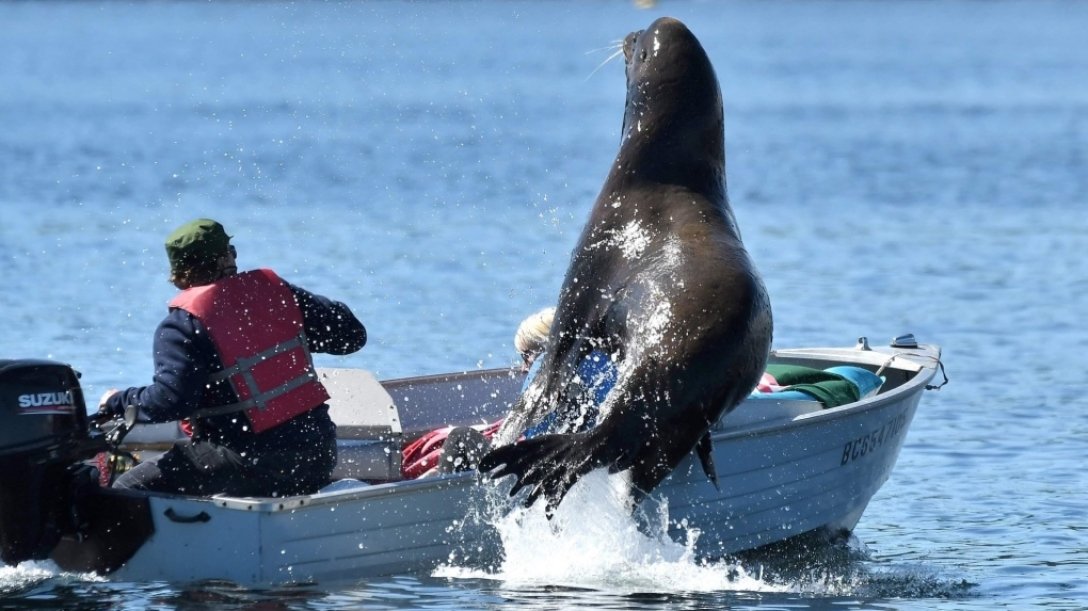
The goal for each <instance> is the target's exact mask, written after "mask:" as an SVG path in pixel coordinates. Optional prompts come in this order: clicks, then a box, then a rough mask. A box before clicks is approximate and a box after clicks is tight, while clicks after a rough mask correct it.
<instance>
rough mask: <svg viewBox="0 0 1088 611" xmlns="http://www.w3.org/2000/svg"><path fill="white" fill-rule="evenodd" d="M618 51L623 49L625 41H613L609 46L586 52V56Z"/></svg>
mask: <svg viewBox="0 0 1088 611" xmlns="http://www.w3.org/2000/svg"><path fill="white" fill-rule="evenodd" d="M616 49H621V50H622V49H623V40H613V41H612V42H611V43H610V44H609V45H607V46H604V47H600V48H598V49H590V50H589V51H586V55H590V54H591V53H600V52H601V51H614V50H616Z"/></svg>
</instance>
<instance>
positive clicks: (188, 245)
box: [166, 219, 230, 271]
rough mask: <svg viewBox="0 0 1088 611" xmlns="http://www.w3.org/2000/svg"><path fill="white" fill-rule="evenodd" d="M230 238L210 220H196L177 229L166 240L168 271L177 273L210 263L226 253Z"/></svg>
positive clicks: (219, 226) (217, 224) (216, 223)
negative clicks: (168, 261) (168, 260)
mask: <svg viewBox="0 0 1088 611" xmlns="http://www.w3.org/2000/svg"><path fill="white" fill-rule="evenodd" d="M229 245H230V236H229V235H227V231H226V230H225V229H223V226H222V225H220V224H219V223H218V222H216V221H213V220H212V219H197V220H195V221H190V222H188V223H185V224H184V225H182V226H181V227H178V228H177V229H175V230H174V232H173V233H171V234H170V235H169V236H168V237H167V238H166V256H167V258H169V259H170V269H171V270H174V271H177V270H178V269H184V268H189V267H194V266H198V265H202V264H207V263H212V262H214V261H215V260H216V259H218V258H219V257H221V256H223V255H224V254H225V253H226V252H227V247H228V246H229Z"/></svg>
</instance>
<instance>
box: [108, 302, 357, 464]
mask: <svg viewBox="0 0 1088 611" xmlns="http://www.w3.org/2000/svg"><path fill="white" fill-rule="evenodd" d="M287 286H288V288H290V289H291V291H292V292H293V293H294V295H295V299H296V300H297V301H298V304H299V307H300V309H301V310H302V318H303V329H304V331H305V334H306V339H307V343H308V345H309V349H310V351H311V352H324V353H328V354H350V353H352V352H355V351H357V350H359V349H360V348H362V347H363V345H365V344H366V329H365V328H364V327H363V324H362V323H361V322H359V320H358V319H357V318H355V315H354V314H352V312H351V310H349V309H348V307H347V306H346V305H344V304H342V303H340V302H337V301H333V300H331V299H328V298H326V297H322V296H320V295H315V294H314V293H310V292H309V291H306V290H304V289H301V288H299V287H297V286H294V285H291V284H288V285H287ZM153 351H154V352H153V354H154V361H155V374H154V376H153V378H152V380H153V381H152V383H151V384H150V385H148V386H140V387H134V388H129V389H127V390H124V391H121V392H118V393H116V394H114V395H113V396H112V397H110V398H109V400H107V401H106V406H105V409H106V411H108V412H109V413H111V414H114V415H120V414H123V413H124V408H125V406H126V405H135V406H136V407H137V408H139V410H140V420H141V421H146V422H170V421H174V420H181V419H183V418H187V417H189V416H190V414H191V413H192V411H193V410H195V409H196V408H198V407H208V406H212V405H225V404H229V403H233V402H236V401H237V400H238V399H237V395H235V393H234V391H233V390H232V389H231V388H230V386H229V384H228V383H227V382H225V381H224V382H222V383H220V384H216V385H213V386H210V387H209V386H208V376H209V375H211V374H213V373H215V372H217V371H220V370H222V369H223V365H222V362H221V361H220V359H219V355H218V353H217V351H216V348H215V345H214V344H213V343H212V340H211V337H210V336H209V335H208V332H207V331H206V330H205V329H204V326H203V325H202V324H201V323H200V321H199V320H197V319H196V317H194V316H193V315H192V314H190V313H189V312H186V311H184V310H180V309H171V310H170V312H169V313H168V314H167V316H166V318H165V319H164V320H163V321H162V322H161V323H160V324H159V327H158V329H157V330H156V331H155V340H154V345H153ZM296 420H297V421H298V422H295V421H296ZM308 421H313V422H312V423H310V424H312V425H311V426H307V424H308ZM326 421H328V409H327V408H319V409H315V410H312V411H311V412H309V413H308V414H303V415H302V416H298V417H296V418H295V419H294V420H292V421H290V422H287V423H284V424H282V425H280V426H278V427H276V428H274V429H271V430H269V431H266V432H265V433H264V434H262V435H260V436H258V435H256V434H254V433H253V432H252V431H250V430H249V427H248V425H247V421H246V419H245V418H244V417H242V416H241V415H240V414H237V413H235V414H225V415H222V416H216V417H211V418H203V419H201V420H200V422H199V426H197V427H196V432H195V433H194V439H196V440H208V441H212V442H215V443H221V444H223V445H226V446H229V447H231V448H233V449H235V450H238V451H246V450H255V451H256V450H259V447H260V446H269V445H271V446H278V445H280V444H279V443H272V444H269V443H268V442H272V441H276V440H277V438H283V439H282V441H283V443H291V438H292V437H295V435H294V433H295V431H294V429H299V428H301V429H314V430H310V431H309V432H310V433H311V435H318V436H327V435H328V431H329V426H330V424H331V421H328V422H326ZM318 429H320V431H321V432H320V434H318ZM333 433H335V430H333ZM304 436H305V435H304ZM258 437H262V438H263V440H262V441H258V439H257V438H258ZM297 441H298V440H297V439H296V440H295V442H297ZM255 444H257V445H256V446H255Z"/></svg>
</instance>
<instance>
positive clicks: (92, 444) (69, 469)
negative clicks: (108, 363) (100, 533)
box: [0, 359, 105, 564]
mask: <svg viewBox="0 0 1088 611" xmlns="http://www.w3.org/2000/svg"><path fill="white" fill-rule="evenodd" d="M87 421H88V419H87V408H86V403H85V401H84V399H83V391H82V389H81V388H80V385H79V376H78V374H77V373H76V372H75V371H74V370H73V369H72V368H71V367H69V366H68V365H65V364H63V363H58V362H54V361H48V360H40V359H21V360H10V359H0V557H2V559H3V561H4V562H5V563H7V564H16V563H18V562H22V561H24V560H31V559H43V558H46V557H48V556H49V553H50V551H52V549H53V548H54V546H55V545H56V543H57V541H58V540H59V539H60V536H61V535H63V534H66V533H69V532H72V531H73V530H74V529H75V528H76V526H77V525H76V524H74V523H73V522H74V517H73V515H74V514H73V506H74V505H73V503H74V501H73V489H74V483H73V473H74V470H75V468H76V467H77V466H78V465H79V463H80V462H81V461H83V460H85V459H88V458H90V457H92V456H94V455H95V454H96V453H98V452H100V451H102V450H103V449H105V443H104V441H103V440H102V439H101V436H94V437H92V436H91V434H90V433H89V431H88V427H87Z"/></svg>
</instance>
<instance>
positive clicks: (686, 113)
mask: <svg viewBox="0 0 1088 611" xmlns="http://www.w3.org/2000/svg"><path fill="white" fill-rule="evenodd" d="M623 51H624V57H625V59H626V70H627V102H626V108H625V112H624V119H623V135H622V142H621V145H620V150H619V154H618V155H617V157H616V160H615V163H614V164H613V165H612V169H611V171H610V173H609V175H608V178H607V180H606V181H605V183H604V187H603V188H602V189H601V192H600V195H599V196H598V197H597V200H596V203H595V204H594V206H593V210H592V212H591V214H590V218H589V221H588V222H587V224H586V226H585V228H584V229H583V231H582V235H581V237H580V238H579V241H578V244H577V246H576V247H575V249H574V252H573V255H572V259H571V264H570V267H569V269H568V271H567V275H566V278H565V280H564V282H563V287H562V289H561V291H560V294H559V301H558V304H557V308H556V318H555V323H554V326H553V328H552V333H551V336H550V338H549V341H548V346H547V350H546V352H545V355H544V356H543V357H542V358H543V359H544V361H543V362H542V363H541V369H540V371H539V373H538V374H537V375H536V377H535V378H534V379H533V381H532V382H531V384H530V385H529V386H528V388H526V391H525V393H524V394H523V395H522V397H521V398H519V399H518V401H517V402H516V403H515V405H514V407H513V409H512V411H511V414H510V416H508V417H507V419H506V422H505V423H504V425H503V428H502V429H501V430H500V431H499V433H498V435H497V436H496V438H495V445H496V448H495V449H493V450H492V451H491V452H489V453H488V454H487V455H486V456H485V458H484V460H483V461H482V462H481V464H480V469H481V471H483V472H490V473H491V475H492V477H502V476H505V475H514V476H516V478H517V482H516V483H515V484H514V487H513V489H512V491H511V494H516V493H517V492H518V491H519V490H520V489H522V488H527V489H528V490H529V494H528V496H527V498H526V499H525V503H526V505H530V504H532V503H533V502H535V501H536V499H538V498H539V497H541V496H543V497H545V498H546V499H547V501H548V509H549V510H551V509H553V508H554V507H556V506H557V505H558V504H559V503H560V502H561V501H562V499H563V497H564V495H566V493H567V491H568V490H569V489H570V487H571V486H572V485H573V484H574V483H575V482H576V481H577V480H578V479H579V478H580V477H581V476H582V475H584V474H585V473H587V472H589V471H590V470H592V469H595V468H599V467H607V468H608V469H609V471H610V472H613V473H614V472H620V471H628V473H629V475H630V481H631V484H632V486H633V488H634V493H635V495H636V498H639V497H640V495H641V494H645V493H648V492H650V491H651V490H653V488H654V487H655V486H657V484H658V483H660V482H661V480H663V479H664V478H665V477H666V476H667V475H668V474H669V473H671V472H672V470H673V469H674V468H675V467H676V465H677V464H678V463H679V462H680V461H681V460H683V458H684V457H685V456H687V454H688V453H690V452H691V451H692V450H693V449H696V448H697V447H698V450H699V454H700V457H701V458H702V459H703V465H704V468H705V469H707V472H708V475H710V476H711V478H712V479H713V465H712V462H711V459H710V443H709V442H710V440H709V436H708V432H707V431H708V429H709V427H710V426H711V425H712V424H713V423H714V422H716V421H717V420H718V419H719V418H720V417H721V415H722V414H723V413H725V412H727V411H729V410H731V409H733V408H734V407H735V406H736V405H737V404H739V403H740V402H741V401H742V400H743V399H744V397H745V396H747V395H748V393H749V392H750V391H751V390H752V388H753V387H754V386H755V385H756V383H757V382H758V380H759V377H760V375H761V374H762V372H763V370H764V367H765V365H766V361H767V355H768V352H769V350H770V344H771V335H772V318H771V306H770V300H769V298H768V296H767V293H766V290H765V289H764V286H763V282H762V281H761V280H760V277H759V274H758V272H757V271H756V269H755V266H754V265H753V264H752V262H751V260H750V258H749V256H748V253H747V251H746V250H745V248H744V245H743V243H742V242H741V237H740V232H739V230H738V228H737V224H736V221H735V219H734V217H733V212H732V210H731V209H730V207H729V203H728V200H727V197H726V188H725V146H724V127H723V118H722V101H721V92H720V90H719V88H718V81H717V78H716V76H715V74H714V69H713V67H712V66H711V64H710V60H709V58H708V57H707V55H706V53H705V52H704V51H703V48H702V46H701V45H700V44H699V41H698V40H697V39H696V38H695V36H694V35H692V33H691V32H690V31H689V30H688V29H687V27H685V26H684V24H682V23H681V22H679V21H677V20H675V19H671V18H662V19H658V20H657V21H654V22H653V24H651V26H650V27H649V28H648V29H646V30H644V31H641V32H635V33H632V34H630V35H628V36H627V38H626V40H625V41H624V46H623ZM595 350H600V351H603V352H605V353H607V354H610V355H612V358H613V360H614V361H615V362H616V364H617V367H618V379H617V381H616V384H615V386H614V387H613V388H612V390H611V391H610V392H609V394H608V395H607V397H606V398H605V400H604V402H603V404H602V405H601V408H600V419H599V421H598V422H599V423H598V425H597V426H596V427H594V428H593V429H591V430H589V431H585V432H581V433H574V434H562V435H543V436H540V437H534V438H531V439H526V440H524V441H521V442H517V443H515V440H516V439H517V438H518V437H519V436H520V434H521V432H522V431H524V430H525V429H526V427H527V426H529V425H531V424H533V423H535V422H538V421H539V420H540V419H541V418H542V417H543V416H545V415H546V414H547V413H549V412H551V411H552V410H554V409H556V408H557V407H561V406H564V405H568V404H569V403H570V402H571V401H575V400H577V397H578V396H579V393H578V392H577V390H576V388H577V384H576V376H577V373H576V372H577V370H578V363H579V362H580V360H581V359H584V358H586V356H587V355H589V354H591V353H592V352H593V351H595Z"/></svg>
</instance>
